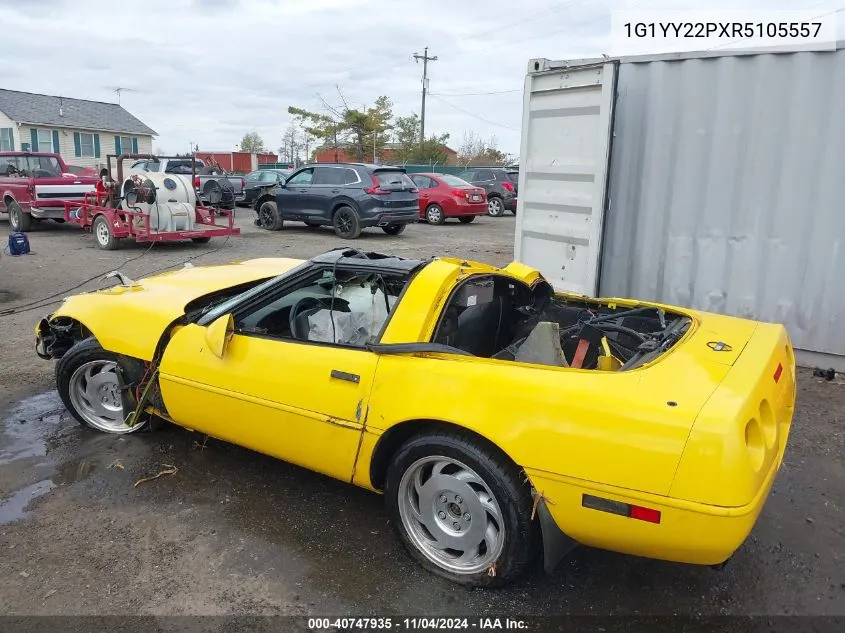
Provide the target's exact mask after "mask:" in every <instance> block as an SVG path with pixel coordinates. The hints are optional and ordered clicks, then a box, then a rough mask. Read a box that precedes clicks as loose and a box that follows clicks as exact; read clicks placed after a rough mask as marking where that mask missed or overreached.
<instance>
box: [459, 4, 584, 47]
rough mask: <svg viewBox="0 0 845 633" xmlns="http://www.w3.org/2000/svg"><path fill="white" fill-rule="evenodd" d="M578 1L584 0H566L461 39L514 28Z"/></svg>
mask: <svg viewBox="0 0 845 633" xmlns="http://www.w3.org/2000/svg"><path fill="white" fill-rule="evenodd" d="M577 2H582V0H569V2H564V3H563V4H556V5H554V6H553V7H550V8H548V9H546V10H545V11H540V13H535V14H534V15H532V16H529V17H527V18H524V19H522V20H515V21H513V22H508V23H507V24H505V25H503V26H497V27H495V28H492V29H488V30H486V31H481V32H480V33H471V34H470V35H465V36H462V37H461V40H463V41H466V40H474V39H475V38H477V37H482V36H483V35H489V34H490V33H495V32H497V31H503V30H505V29H512V28H513V27H515V26H517V25H520V24H525V23H526V22H533V21H534V20H536V19H537V18H541V17H543V16H545V15H548V14H550V13H554V12H555V11H560V10H561V9H565V8H566V7H568V6H569V5H572V4H575V3H577Z"/></svg>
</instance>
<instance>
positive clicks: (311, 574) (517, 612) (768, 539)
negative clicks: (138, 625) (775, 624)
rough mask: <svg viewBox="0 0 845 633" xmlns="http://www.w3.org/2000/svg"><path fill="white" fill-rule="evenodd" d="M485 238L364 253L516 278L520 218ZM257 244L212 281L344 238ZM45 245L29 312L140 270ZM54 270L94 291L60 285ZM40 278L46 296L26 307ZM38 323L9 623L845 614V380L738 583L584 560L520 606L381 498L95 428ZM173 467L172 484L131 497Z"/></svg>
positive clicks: (237, 457)
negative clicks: (481, 264)
mask: <svg viewBox="0 0 845 633" xmlns="http://www.w3.org/2000/svg"><path fill="white" fill-rule="evenodd" d="M471 226H473V230H472V231H467V230H465V229H466V228H467V227H464V226H455V227H453V226H451V225H447V226H445V227H412V230H409V231H407V232H406V234H407V235H408V236H409V237H408V238H407V239H405V238H391V239H386V238H385V239H384V240H381V239H379V238H378V236H376V237H369V238H367V239H365V240H364V241H365V242H366V247H367V248H377V249H381V250H389V251H391V250H392V251H399V252H402V253H407V254H411V255H416V256H426V255H431V254H435V253H446V254H452V253H454V254H457V253H464V254H468V255H469V256H473V257H477V258H478V259H481V260H483V261H489V262H490V263H494V264H502V263H505V261H507V258H508V257H509V253H508V248H509V244H510V243H511V242H512V235H513V233H512V231H513V221H512V218H503V219H502V222H501V223H499V224H496V222H495V220H494V219H490V220H488V219H482V220H479V224H478V226H474V225H471ZM244 230H245V236H244V238H243V239H242V240H241V241H239V242H233V244H234V246H232V247H231V249H230V248H229V247H228V246H227V247H226V250H224V251H222V252H219V253H217V252H213V253H212V255H211V256H210V257H209V258H208V259H207V261H208V263H212V262H216V261H231V260H233V259H244V258H246V257H247V256H248V257H257V256H266V255H283V256H307V255H308V254H313V253H314V252H319V250H326V249H327V248H330V247H332V246H335V245H336V243H335V242H334V240H333V238H332V237H331V234H330V233H328V232H322V233H321V232H319V231H318V232H313V231H310V230H302V231H295V230H293V231H287V230H285V231H281V232H279V233H278V234H267V233H266V232H264V233H260V232H257V231H253V230H252V229H250V228H249V227H248V226H245V228H244ZM63 236H64V237H63ZM30 237H31V239H32V241H33V243H34V244H35V245H36V247H37V249H34V250H37V251H38V252H41V253H44V254H45V256H44V257H45V259H44V261H41V260H39V259H37V258H35V259H30V260H26V262H21V261H20V258H18V259H17V260H14V261H13V262H12V263H11V266H13V267H15V266H16V267H18V268H17V269H16V274H15V275H13V276H11V277H7V279H10V281H9V282H8V283H9V285H10V286H11V287H10V289H9V290H8V292H9V293H10V294H14V295H15V296H16V297H17V298H16V299H15V302H18V301H31V300H33V298H37V297H33V296H32V294H33V293H35V294H36V295H38V296H41V295H45V294H49V293H52V292H60V291H61V289H62V288H64V287H67V286H68V285H71V284H72V283H75V282H76V281H78V280H81V279H84V278H85V277H88V276H89V275H90V274H93V273H92V272H91V271H90V270H88V268H85V267H81V268H76V267H75V266H78V265H79V264H80V262H90V260H91V258H92V257H94V258H96V259H97V260H99V259H104V260H106V261H104V262H100V263H98V264H96V267H100V266H103V267H108V266H112V267H114V262H115V261H120V260H117V259H116V260H112V259H110V258H117V257H119V258H126V257H129V256H134V255H137V254H138V252H139V251H138V250H137V249H134V248H133V249H129V252H128V253H123V254H120V252H119V251H118V252H117V254H113V253H105V252H101V251H93V250H90V247H89V246H86V244H88V242H89V241H90V236H88V237H87V240H88V241H83V238H84V236H81V235H79V236H77V235H76V234H71V233H70V232H69V231H64V230H63V227H60V231H59V232H58V233H56V234H55V235H53V234H52V233H50V234H48V233H46V232H43V231H41V230H39V231H35V232H33V234H32V235H31V236H30ZM62 249H65V250H64V251H63V250H62ZM189 252H194V251H191V247H179V248H172V249H168V248H163V249H162V252H160V253H159V254H158V255H157V256H156V257H158V260H151V261H146V260H144V259H142V260H141V261H140V262H133V263H132V264H130V265H128V266H127V267H126V269H125V272H127V273H128V274H130V276H139V275H140V274H143V272H144V271H145V270H151V269H152V268H153V267H154V266H155V267H157V266H161V265H162V264H163V263H166V262H167V261H170V260H172V261H178V259H179V258H180V257H184V256H185V255H186V254H187V253H189ZM209 252H210V253H211V252H212V251H209ZM51 258H58V259H56V261H55V262H52V263H54V264H56V263H57V262H58V261H62V262H63V263H64V264H65V268H64V271H67V270H73V271H75V274H76V276H77V277H78V278H79V279H78V280H76V281H75V280H74V279H67V278H65V272H64V271H63V270H54V269H53V268H51V267H50V266H51ZM162 260H164V261H162ZM6 262H7V260H6V259H4V265H6V266H9V265H10V264H8V263H6ZM39 262H40V263H39ZM197 263H202V260H200V261H199V262H197ZM142 264H143V265H142ZM27 266H29V267H32V268H26V267H27ZM36 266H37V268H36ZM42 266H43V267H42ZM48 269H49V270H51V271H52V273H51V274H52V276H45V275H46V272H45V271H47V270H48ZM94 272H96V270H95V271H94ZM36 278H37V279H39V280H40V281H39V284H38V285H37V288H38V290H37V292H35V291H33V290H32V289H28V287H29V285H32V284H33V281H32V280H33V279H36ZM2 301H3V300H2V298H0V303H2ZM40 316H41V313H40V312H39V311H35V312H29V313H24V314H21V315H14V316H11V317H6V318H0V327H2V328H3V331H4V335H5V337H4V338H2V340H0V355H2V358H3V359H4V366H8V367H13V368H14V371H13V372H7V373H5V374H2V375H0V613H3V614H114V615H123V614H140V615H178V614H236V615H247V614H248V615H253V614H257V615H261V614H292V615H313V614H329V613H330V614H357V615H379V614H402V615H409V616H410V615H417V616H428V615H436V614H441V615H455V614H462V615H498V616H506V615H510V616H526V615H529V614H533V615H551V614H616V615H630V614H667V615H669V614H681V615H699V614H702V615H707V614H741V615H757V614H798V615H833V614H839V615H845V512H843V506H844V505H845V385H842V384H840V383H839V381H834V382H824V381H818V380H816V379H813V378H812V376H811V375H810V374H809V372H806V371H802V372H801V375H800V378H799V395H798V408H797V411H796V415H795V421H794V428H793V431H792V435H791V437H790V444H789V448H788V450H787V454H786V460H785V463H784V466H783V469H782V471H781V473H780V475H779V477H778V480H777V482H776V484H775V487H774V490H773V492H772V494H771V496H770V498H769V501H768V503H767V505H766V507H765V509H764V511H763V513H762V515H761V516H760V519H759V521H758V523H757V525H756V527H755V529H754V531H753V533H752V535H751V537H750V538H749V539H748V541H747V542H746V543H745V544H744V546H743V547H742V548H741V549H740V550H739V552H738V553H737V554H736V556H735V557H734V559H733V560H732V561H731V563H730V564H729V565H728V566H727V567H726V568H725V569H723V570H721V571H715V570H712V569H709V568H700V567H692V566H685V565H677V564H670V563H663V562H659V561H652V560H646V559H640V558H634V557H628V556H622V555H617V554H613V553H609V552H602V551H597V550H590V549H582V550H580V551H578V552H577V553H576V554H575V555H574V556H573V558H572V559H571V560H569V561H567V562H566V563H565V564H563V565H562V566H561V568H560V569H558V570H557V572H556V573H555V574H554V575H553V576H546V575H545V574H543V572H542V570H541V569H539V568H537V569H533V570H531V572H530V573H529V574H527V575H526V577H525V578H524V579H522V580H521V581H519V582H517V583H515V584H513V585H511V586H509V587H507V588H504V589H500V590H467V589H464V588H462V587H458V586H455V585H452V584H450V583H448V582H446V581H443V580H441V579H439V578H436V577H434V576H432V575H430V574H428V573H426V572H424V571H422V570H421V569H420V568H419V567H418V565H417V564H416V563H415V562H413V561H412V560H411V559H410V558H409V556H408V555H407V554H406V553H405V551H404V550H403V548H402V547H401V545H400V544H399V542H398V540H397V539H396V537H395V536H394V534H393V531H392V527H391V526H390V525H389V523H388V521H387V517H386V514H385V512H384V510H383V503H382V498H381V497H380V496H378V495H376V494H372V493H369V492H366V491H363V490H359V489H357V488H354V487H352V486H349V485H347V484H344V483H341V482H337V481H334V480H331V479H328V478H326V477H323V476H321V475H317V474H314V473H311V472H308V471H304V470H302V469H300V468H297V467H295V466H291V465H288V464H285V463H282V462H279V461H277V460H274V459H272V458H269V457H266V456H263V455H259V454H256V453H253V452H250V451H247V450H244V449H241V448H238V447H235V446H231V445H227V444H223V443H221V442H218V441H216V440H208V441H205V439H204V437H203V436H198V435H196V434H192V433H189V432H187V431H184V430H182V429H179V428H176V427H171V426H167V425H165V427H164V428H162V429H160V430H157V431H154V432H146V431H140V432H138V433H136V434H133V435H131V436H122V437H114V436H107V435H103V434H98V433H95V432H91V431H88V430H86V429H83V428H81V427H80V426H79V425H78V424H77V423H76V422H75V421H74V420H73V419H72V418H70V416H69V415H68V414H67V413H66V412H65V410H64V407H63V406H62V404H61V401H60V400H59V398H58V395H57V393H56V392H55V391H54V390H53V384H52V381H53V376H52V371H53V364H52V363H49V362H45V361H41V360H39V359H37V358H35V355H34V354H33V352H32V343H31V332H32V326H33V325H34V322H35V321H36V320H37V318H39V317H40ZM169 465H172V466H175V467H176V468H177V472H176V473H175V474H169V475H164V476H161V477H160V478H158V479H155V480H153V481H149V482H146V483H142V484H139V485H138V486H135V482H137V481H138V480H140V479H142V478H144V477H149V476H152V475H155V474H157V473H159V472H161V471H162V470H164V469H165V468H167V466H169ZM643 630H648V629H647V628H644V629H643Z"/></svg>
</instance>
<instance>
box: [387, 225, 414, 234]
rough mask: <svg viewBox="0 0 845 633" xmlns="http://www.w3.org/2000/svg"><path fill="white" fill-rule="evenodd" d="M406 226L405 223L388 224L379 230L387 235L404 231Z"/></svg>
mask: <svg viewBox="0 0 845 633" xmlns="http://www.w3.org/2000/svg"><path fill="white" fill-rule="evenodd" d="M406 226H408V225H407V224H388V225H387V226H383V227H381V230H382V231H384V232H385V233H387V234H388V235H400V234H402V233H404V231H405V227H406Z"/></svg>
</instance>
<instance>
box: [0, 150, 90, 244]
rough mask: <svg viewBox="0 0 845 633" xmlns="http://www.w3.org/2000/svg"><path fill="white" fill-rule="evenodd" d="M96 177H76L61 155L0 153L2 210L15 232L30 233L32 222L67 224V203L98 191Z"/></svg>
mask: <svg viewBox="0 0 845 633" xmlns="http://www.w3.org/2000/svg"><path fill="white" fill-rule="evenodd" d="M99 181H100V179H99V178H98V177H97V175H96V174H94V175H89V176H82V175H78V174H74V173H72V172H71V171H70V168H69V167H68V166H67V165H66V164H65V162H64V160H62V157H61V156H60V155H59V154H52V153H49V152H0V211H2V212H5V213H8V214H9V225H10V226H11V228H12V230H13V231H28V230H29V229H30V228H32V221H33V220H42V219H48V218H49V219H52V220H55V221H56V222H64V221H65V207H64V202H63V201H64V200H79V201H80V202H81V201H82V198H83V197H84V196H85V194H86V193H91V192H93V191H94V190H95V188H96V186H97V183H98V182H99Z"/></svg>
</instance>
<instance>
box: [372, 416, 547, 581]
mask: <svg viewBox="0 0 845 633" xmlns="http://www.w3.org/2000/svg"><path fill="white" fill-rule="evenodd" d="M385 500H386V503H387V511H388V514H389V516H390V518H391V521H392V523H393V525H394V526H395V528H396V530H397V532H398V534H399V538H400V539H401V540H402V542H403V543H404V544H405V546H406V547H407V548H408V550H409V551H410V552H411V554H412V555H413V557H414V558H415V559H416V560H417V561H418V562H419V563H420V564H421V565H422V566H423V567H425V568H426V569H428V570H429V571H431V572H433V573H435V574H438V575H439V576H442V577H445V578H448V579H449V580H452V581H454V582H457V583H460V584H463V585H468V586H497V585H504V584H506V583H508V582H510V581H511V580H513V579H514V578H516V577H517V576H518V575H519V574H520V573H522V572H523V571H524V570H525V568H526V567H527V566H528V565H529V563H530V562H531V561H532V560H533V558H534V556H535V554H536V552H537V551H538V549H537V547H538V544H539V539H538V536H539V532H538V529H537V527H536V525H535V524H532V521H531V508H532V500H531V495H530V491H529V487H528V485H527V484H525V483H523V481H522V480H521V478H520V474H519V469H518V468H517V467H516V466H514V465H513V464H512V463H511V462H510V461H509V460H508V459H507V457H506V456H504V455H503V454H502V453H501V452H500V451H498V450H497V449H495V448H494V447H492V446H488V445H486V444H484V443H482V442H481V441H479V440H477V439H475V438H473V437H471V436H469V435H464V434H462V433H457V432H435V433H430V434H424V435H419V436H416V437H414V438H412V439H411V440H409V441H408V442H407V443H406V444H404V445H403V446H402V447H401V448H400V449H399V450H398V451H397V453H396V454H395V455H394V457H393V461H392V463H391V464H390V467H389V468H388V472H387V480H386V486H385Z"/></svg>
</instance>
